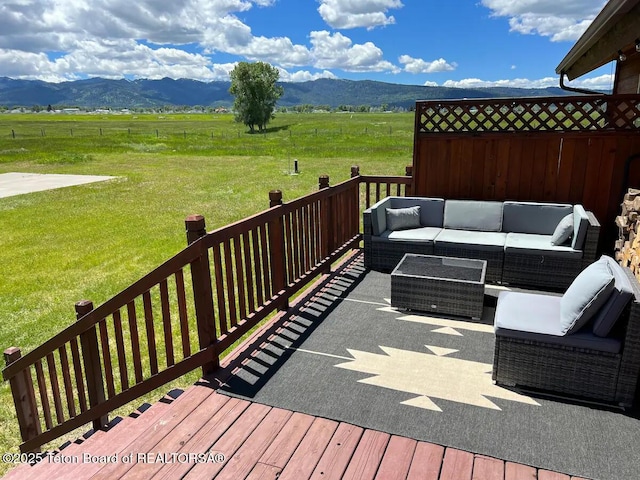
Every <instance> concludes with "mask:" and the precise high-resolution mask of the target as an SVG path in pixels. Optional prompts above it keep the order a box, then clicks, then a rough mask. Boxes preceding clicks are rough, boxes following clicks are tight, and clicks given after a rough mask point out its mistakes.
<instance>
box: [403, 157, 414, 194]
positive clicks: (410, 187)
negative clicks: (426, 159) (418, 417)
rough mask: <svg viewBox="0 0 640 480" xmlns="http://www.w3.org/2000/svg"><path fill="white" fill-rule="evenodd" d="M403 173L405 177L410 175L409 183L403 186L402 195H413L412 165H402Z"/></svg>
mask: <svg viewBox="0 0 640 480" xmlns="http://www.w3.org/2000/svg"><path fill="white" fill-rule="evenodd" d="M404 175H405V176H406V177H412V178H411V183H410V184H409V185H407V186H405V189H404V196H405V197H410V196H411V195H413V165H407V166H406V167H404Z"/></svg>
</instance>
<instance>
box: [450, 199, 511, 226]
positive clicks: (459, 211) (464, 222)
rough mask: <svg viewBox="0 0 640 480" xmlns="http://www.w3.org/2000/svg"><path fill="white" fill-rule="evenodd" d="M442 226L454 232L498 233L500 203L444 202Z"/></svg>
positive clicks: (500, 216) (500, 217)
mask: <svg viewBox="0 0 640 480" xmlns="http://www.w3.org/2000/svg"><path fill="white" fill-rule="evenodd" d="M443 226H444V228H451V229H455V230H476V231H481V232H500V231H501V230H502V202H481V201H474V200H446V201H445V204H444V223H443Z"/></svg>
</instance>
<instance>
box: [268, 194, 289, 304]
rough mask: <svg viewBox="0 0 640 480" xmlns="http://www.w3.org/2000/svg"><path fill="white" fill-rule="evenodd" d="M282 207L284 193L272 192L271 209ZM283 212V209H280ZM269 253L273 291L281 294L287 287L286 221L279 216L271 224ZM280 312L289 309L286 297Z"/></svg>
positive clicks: (270, 198)
mask: <svg viewBox="0 0 640 480" xmlns="http://www.w3.org/2000/svg"><path fill="white" fill-rule="evenodd" d="M281 205H282V192H281V191H280V190H271V191H270V192H269V208H275V207H279V206H281ZM280 210H282V209H280ZM269 252H270V253H271V259H272V261H271V268H272V275H273V277H272V279H273V291H274V292H275V293H276V294H279V292H281V291H282V290H284V289H285V287H286V286H287V271H286V250H285V243H284V219H283V217H282V215H278V216H277V217H276V218H275V219H273V220H272V221H271V222H269ZM278 308H279V309H280V310H287V309H288V308H289V299H288V297H287V296H284V297H283V299H282V302H281V303H280V305H279V307H278Z"/></svg>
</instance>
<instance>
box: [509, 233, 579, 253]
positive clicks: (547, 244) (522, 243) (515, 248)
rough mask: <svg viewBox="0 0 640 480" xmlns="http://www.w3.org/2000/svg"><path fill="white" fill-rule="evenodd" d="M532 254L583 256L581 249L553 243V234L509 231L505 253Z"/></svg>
mask: <svg viewBox="0 0 640 480" xmlns="http://www.w3.org/2000/svg"><path fill="white" fill-rule="evenodd" d="M522 253H525V254H532V255H545V256H549V257H563V258H575V259H580V258H582V252H581V251H580V250H574V249H573V248H571V246H569V245H557V246H556V245H551V235H535V234H533V233H507V239H506V241H505V244H504V254H505V255H509V254H522Z"/></svg>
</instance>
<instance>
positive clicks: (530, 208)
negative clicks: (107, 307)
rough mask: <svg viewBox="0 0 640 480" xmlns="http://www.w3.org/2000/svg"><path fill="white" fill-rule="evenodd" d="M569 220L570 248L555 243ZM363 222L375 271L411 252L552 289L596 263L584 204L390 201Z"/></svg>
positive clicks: (592, 221) (592, 224)
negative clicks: (482, 264) (471, 263)
mask: <svg viewBox="0 0 640 480" xmlns="http://www.w3.org/2000/svg"><path fill="white" fill-rule="evenodd" d="M416 207H417V208H416ZM409 214H411V215H409ZM402 215H404V217H402ZM410 216H413V219H410V218H409V217H410ZM562 221H564V224H565V225H564V227H565V229H564V231H565V233H566V237H565V238H566V242H564V243H560V244H556V245H554V244H552V239H553V238H554V235H556V234H557V230H558V229H559V228H560V223H561V222H562ZM567 222H568V223H567ZM363 224H364V253H365V266H367V267H368V268H371V269H374V270H382V271H391V270H392V269H393V268H394V267H395V266H396V265H397V264H398V262H399V261H400V260H401V259H402V257H403V255H404V254H405V253H416V254H424V255H442V256H451V257H460V258H478V259H482V260H487V275H486V280H487V281H488V282H491V283H503V284H512V285H519V286H528V287H540V288H549V289H563V288H566V287H567V286H569V284H570V283H571V282H572V281H573V279H574V278H575V277H576V276H577V275H578V274H579V273H580V272H581V271H582V269H583V268H584V267H585V266H587V265H589V264H590V263H592V262H593V261H594V260H595V256H596V249H597V243H598V236H599V231H600V224H599V223H598V221H597V220H596V218H595V216H594V215H593V214H592V213H591V212H587V211H585V209H584V208H583V207H582V206H581V205H569V204H556V203H536V202H512V201H507V202H494V201H474V200H444V199H442V198H426V197H387V198H384V199H383V200H381V201H379V202H378V203H376V204H375V205H372V206H371V207H370V208H368V209H367V210H365V211H364V214H363Z"/></svg>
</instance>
